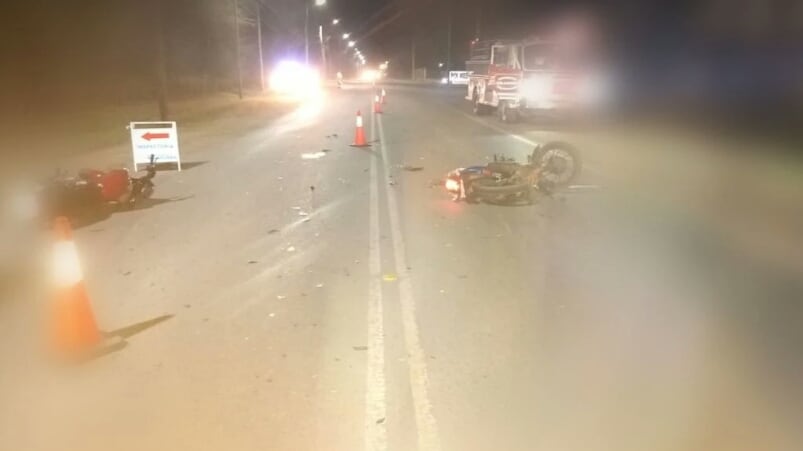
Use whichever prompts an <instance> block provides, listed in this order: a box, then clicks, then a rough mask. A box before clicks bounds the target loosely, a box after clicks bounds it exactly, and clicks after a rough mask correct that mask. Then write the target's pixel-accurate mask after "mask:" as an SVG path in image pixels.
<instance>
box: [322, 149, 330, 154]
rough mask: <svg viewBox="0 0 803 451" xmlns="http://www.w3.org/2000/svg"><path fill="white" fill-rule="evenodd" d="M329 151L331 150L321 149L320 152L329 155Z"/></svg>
mask: <svg viewBox="0 0 803 451" xmlns="http://www.w3.org/2000/svg"><path fill="white" fill-rule="evenodd" d="M331 151H332V149H321V152H323V153H329V152H331Z"/></svg>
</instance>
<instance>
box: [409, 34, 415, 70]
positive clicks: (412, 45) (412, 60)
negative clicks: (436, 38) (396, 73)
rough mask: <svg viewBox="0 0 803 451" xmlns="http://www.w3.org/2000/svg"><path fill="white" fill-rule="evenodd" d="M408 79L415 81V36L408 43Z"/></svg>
mask: <svg viewBox="0 0 803 451" xmlns="http://www.w3.org/2000/svg"><path fill="white" fill-rule="evenodd" d="M410 69H411V71H410V79H411V80H415V34H413V38H412V40H411V43H410Z"/></svg>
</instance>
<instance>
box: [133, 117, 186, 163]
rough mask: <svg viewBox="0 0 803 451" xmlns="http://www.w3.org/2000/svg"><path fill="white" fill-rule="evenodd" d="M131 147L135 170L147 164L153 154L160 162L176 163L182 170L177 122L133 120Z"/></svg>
mask: <svg viewBox="0 0 803 451" xmlns="http://www.w3.org/2000/svg"><path fill="white" fill-rule="evenodd" d="M128 127H129V129H130V130H131V148H132V149H133V152H134V170H135V171H136V170H137V166H139V165H141V164H147V163H148V162H149V161H150V159H151V155H153V156H154V157H156V161H157V162H158V163H176V164H177V165H178V169H179V171H180V170H181V157H180V155H179V151H178V130H177V128H176V123H175V122H132V123H131V124H129V126H128Z"/></svg>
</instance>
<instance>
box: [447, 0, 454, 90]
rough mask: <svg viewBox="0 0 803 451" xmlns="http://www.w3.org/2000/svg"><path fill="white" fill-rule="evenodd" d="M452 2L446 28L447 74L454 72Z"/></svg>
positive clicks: (450, 2)
mask: <svg viewBox="0 0 803 451" xmlns="http://www.w3.org/2000/svg"><path fill="white" fill-rule="evenodd" d="M452 5H453V3H452V1H451V0H450V1H449V6H448V8H449V17H448V19H447V26H446V74H447V76H448V74H449V71H450V70H452Z"/></svg>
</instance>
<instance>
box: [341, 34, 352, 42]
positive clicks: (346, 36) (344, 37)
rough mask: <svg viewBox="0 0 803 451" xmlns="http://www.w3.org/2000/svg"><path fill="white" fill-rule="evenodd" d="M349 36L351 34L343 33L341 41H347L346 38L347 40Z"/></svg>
mask: <svg viewBox="0 0 803 451" xmlns="http://www.w3.org/2000/svg"><path fill="white" fill-rule="evenodd" d="M349 36H351V34H349V33H343V40H344V41H345V40H346V39H348V38H349Z"/></svg>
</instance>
